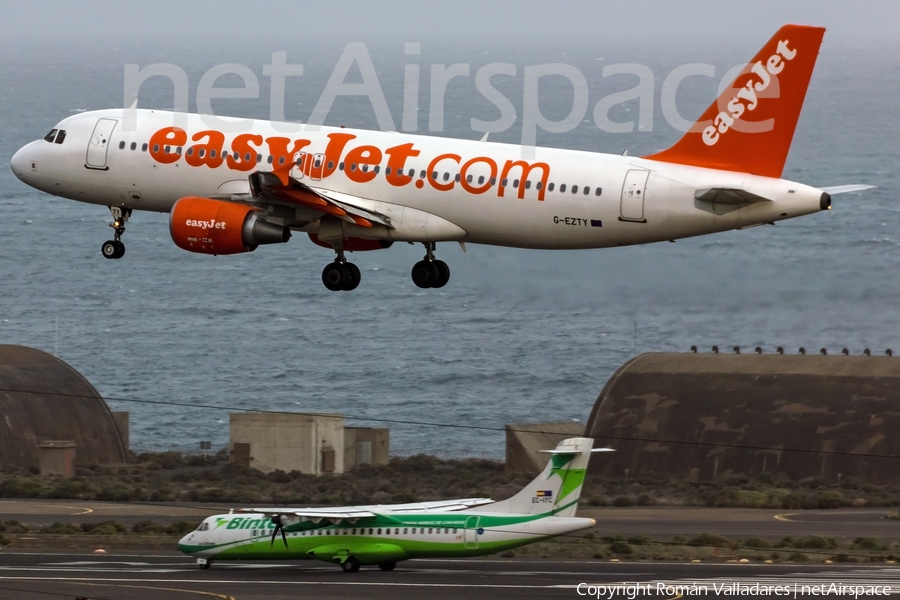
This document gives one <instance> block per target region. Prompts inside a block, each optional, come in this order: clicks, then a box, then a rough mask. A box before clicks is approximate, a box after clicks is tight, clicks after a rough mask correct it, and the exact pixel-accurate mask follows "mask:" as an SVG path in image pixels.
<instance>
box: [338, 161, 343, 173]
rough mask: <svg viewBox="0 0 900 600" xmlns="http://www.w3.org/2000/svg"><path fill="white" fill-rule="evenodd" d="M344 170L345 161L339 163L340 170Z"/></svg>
mask: <svg viewBox="0 0 900 600" xmlns="http://www.w3.org/2000/svg"><path fill="white" fill-rule="evenodd" d="M343 170H344V163H339V164H338V171H343Z"/></svg>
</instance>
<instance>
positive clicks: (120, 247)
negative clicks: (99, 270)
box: [100, 240, 125, 258]
mask: <svg viewBox="0 0 900 600" xmlns="http://www.w3.org/2000/svg"><path fill="white" fill-rule="evenodd" d="M100 252H101V253H103V257H104V258H122V255H124V254H125V244H123V243H122V242H120V241H118V240H107V241H105V242H103V245H102V246H101V247H100Z"/></svg>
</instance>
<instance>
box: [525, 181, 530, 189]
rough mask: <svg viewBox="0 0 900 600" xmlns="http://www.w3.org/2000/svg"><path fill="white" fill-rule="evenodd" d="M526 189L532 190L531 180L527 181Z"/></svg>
mask: <svg viewBox="0 0 900 600" xmlns="http://www.w3.org/2000/svg"><path fill="white" fill-rule="evenodd" d="M525 189H526V190H530V189H531V182H530V181H526V182H525Z"/></svg>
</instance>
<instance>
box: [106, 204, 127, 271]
mask: <svg viewBox="0 0 900 600" xmlns="http://www.w3.org/2000/svg"><path fill="white" fill-rule="evenodd" d="M109 212H110V213H112V217H113V222H112V223H110V224H109V226H110V227H112V228H113V231H115V232H116V233H115V235H114V236H113V239H111V240H107V241H105V242H103V246H101V248H100V251H101V252H102V253H103V256H104V257H105V258H122V257H123V256H124V255H125V244H123V243H122V234H123V233H125V223H126V222H128V219H129V217H131V209H130V208H122V207H120V206H110V207H109Z"/></svg>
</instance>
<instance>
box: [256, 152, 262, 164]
mask: <svg viewBox="0 0 900 600" xmlns="http://www.w3.org/2000/svg"><path fill="white" fill-rule="evenodd" d="M261 162H262V154H257V155H256V163H257V164H259V163H261Z"/></svg>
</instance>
